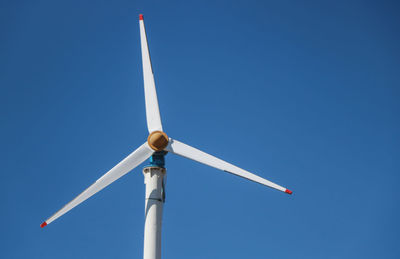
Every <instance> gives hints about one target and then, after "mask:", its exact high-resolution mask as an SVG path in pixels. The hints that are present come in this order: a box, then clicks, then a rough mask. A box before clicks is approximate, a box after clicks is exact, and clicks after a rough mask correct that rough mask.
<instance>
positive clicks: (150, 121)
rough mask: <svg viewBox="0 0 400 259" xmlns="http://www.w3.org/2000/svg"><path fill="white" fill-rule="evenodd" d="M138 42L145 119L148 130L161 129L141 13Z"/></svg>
mask: <svg viewBox="0 0 400 259" xmlns="http://www.w3.org/2000/svg"><path fill="white" fill-rule="evenodd" d="M139 25H140V42H141V46H142V62H143V79H144V95H145V99H146V119H147V128H148V130H149V132H150V133H151V132H153V131H156V130H158V131H162V125H161V117H160V110H159V108H158V99H157V92H156V85H155V83H154V75H153V69H152V66H151V60H150V53H149V46H148V44H147V37H146V29H145V28H144V21H143V15H139Z"/></svg>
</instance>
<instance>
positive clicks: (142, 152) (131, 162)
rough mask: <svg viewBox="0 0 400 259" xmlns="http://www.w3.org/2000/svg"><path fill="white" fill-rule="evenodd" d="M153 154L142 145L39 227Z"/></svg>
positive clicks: (146, 145)
mask: <svg viewBox="0 0 400 259" xmlns="http://www.w3.org/2000/svg"><path fill="white" fill-rule="evenodd" d="M153 152H154V151H153V150H152V149H151V148H150V147H149V146H148V144H147V142H146V143H144V144H143V145H141V146H140V147H139V148H138V149H136V150H135V151H133V152H132V153H131V154H130V155H129V156H127V157H126V158H125V159H124V160H122V161H121V162H119V163H118V164H117V165H116V166H114V167H113V168H112V169H111V170H110V171H108V172H107V173H106V174H104V175H103V176H102V177H100V178H99V179H98V180H97V181H96V182H95V183H93V184H92V185H91V186H89V188H87V189H86V190H85V191H83V192H82V193H81V194H79V195H78V196H77V197H76V198H75V199H73V200H72V201H70V202H69V203H67V204H66V205H65V206H64V207H63V208H62V209H60V210H59V211H57V212H56V213H55V214H54V215H53V216H51V217H50V218H48V219H47V220H46V221H45V222H43V223H42V224H41V225H40V226H41V227H42V228H43V227H45V226H46V225H47V224H50V223H51V222H53V221H54V220H56V219H57V218H59V217H61V216H62V215H64V214H65V213H67V212H68V211H70V210H71V209H73V208H74V207H76V206H77V205H79V204H80V203H82V202H83V201H85V200H86V199H88V198H90V197H91V196H93V195H94V194H95V193H97V192H99V191H101V190H102V189H103V188H104V187H106V186H108V185H109V184H111V183H112V182H114V181H115V180H117V179H118V178H120V177H122V176H123V175H125V174H126V173H128V172H129V171H131V170H132V169H134V168H135V167H137V166H138V165H139V164H141V163H142V162H144V161H145V160H146V159H147V158H149V157H150V156H151V155H152V154H153Z"/></svg>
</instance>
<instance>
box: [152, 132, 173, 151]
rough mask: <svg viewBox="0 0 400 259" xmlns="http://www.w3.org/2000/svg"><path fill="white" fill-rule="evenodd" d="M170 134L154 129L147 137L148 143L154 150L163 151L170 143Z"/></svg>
mask: <svg viewBox="0 0 400 259" xmlns="http://www.w3.org/2000/svg"><path fill="white" fill-rule="evenodd" d="M168 141H169V139H168V136H167V134H165V132H162V131H153V132H152V133H150V135H149V136H148V137H147V143H148V144H149V146H150V147H151V148H152V149H153V150H154V151H162V150H164V148H165V147H166V146H167V145H168Z"/></svg>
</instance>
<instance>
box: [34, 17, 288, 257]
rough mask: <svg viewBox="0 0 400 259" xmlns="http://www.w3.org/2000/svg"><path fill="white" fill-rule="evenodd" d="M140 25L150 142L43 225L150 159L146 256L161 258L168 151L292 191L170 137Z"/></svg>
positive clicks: (145, 37)
mask: <svg viewBox="0 0 400 259" xmlns="http://www.w3.org/2000/svg"><path fill="white" fill-rule="evenodd" d="M139 26H140V39H141V49H142V62H143V79H144V93H145V103H146V120H147V128H148V131H149V136H148V137H147V141H146V142H145V143H143V144H142V145H141V146H139V147H138V148H137V149H136V150H135V151H133V152H132V153H131V154H130V155H128V156H127V157H126V158H125V159H123V160H122V161H121V162H119V163H118V164H117V165H116V166H114V167H113V168H112V169H111V170H110V171H108V172H107V173H106V174H104V175H103V176H102V177H100V178H99V179H98V180H97V181H96V182H94V183H93V184H92V185H90V186H89V187H88V188H87V189H86V190H84V191H83V192H82V193H81V194H79V195H78V196H77V197H76V198H75V199H73V200H72V201H70V202H69V203H67V204H66V205H65V206H64V207H63V208H61V209H60V210H59V211H57V212H56V213H55V214H54V215H53V216H51V217H50V218H48V219H47V220H46V221H44V222H43V223H42V224H41V225H40V226H41V227H42V228H43V227H45V226H46V225H48V224H50V223H51V222H53V221H54V220H56V219H57V218H59V217H61V216H62V215H64V214H65V213H67V212H68V211H70V210H71V209H73V208H74V207H76V206H77V205H79V204H80V203H82V202H83V201H85V200H86V199H88V198H90V197H91V196H93V195H94V194H95V193H97V192H99V191H100V190H102V189H103V188H105V187H107V186H108V185H110V184H111V183H113V182H114V181H115V180H117V179H119V178H120V177H122V176H123V175H125V174H127V173H128V172H130V171H132V170H133V169H134V168H135V167H137V166H138V165H140V164H141V163H143V162H144V161H145V160H147V159H149V158H150V165H149V166H147V167H145V168H144V169H143V174H144V178H145V184H146V196H145V197H146V198H145V229H144V252H143V253H144V255H143V258H144V259H160V258H161V219H162V210H163V203H164V181H163V178H164V176H165V174H166V169H165V158H164V157H165V155H166V154H167V153H172V154H175V155H179V156H183V157H186V158H189V159H191V160H194V161H197V162H200V163H202V164H205V165H208V166H211V167H214V168H216V169H220V170H222V171H225V172H227V173H230V174H234V175H237V176H240V177H243V178H245V179H248V180H251V181H253V182H256V183H259V184H262V185H265V186H268V187H271V188H273V189H276V190H279V191H282V192H285V193H288V194H292V191H290V190H289V189H286V188H284V187H282V186H280V185H278V184H275V183H273V182H270V181H268V180H266V179H264V178H262V177H260V176H257V175H255V174H252V173H250V172H248V171H246V170H243V169H241V168H239V167H237V166H235V165H232V164H230V163H228V162H225V161H223V160H221V159H219V158H216V157H215V156H212V155H209V154H207V153H205V152H203V151H200V150H198V149H196V148H194V147H191V146H189V145H187V144H184V143H182V142H180V141H178V140H176V139H172V138H169V137H168V136H167V134H166V133H165V132H164V131H163V127H162V124H161V117H160V111H159V108H158V98H157V92H156V87H155V83H154V75H153V70H152V66H151V60H150V53H149V48H148V43H147V36H146V29H145V27H144V21H143V15H141V14H140V15H139Z"/></svg>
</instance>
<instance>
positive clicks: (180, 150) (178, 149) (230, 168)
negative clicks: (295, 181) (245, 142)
mask: <svg viewBox="0 0 400 259" xmlns="http://www.w3.org/2000/svg"><path fill="white" fill-rule="evenodd" d="M165 150H167V151H168V152H171V153H174V154H177V155H180V156H183V157H186V158H189V159H192V160H194V161H197V162H200V163H202V164H205V165H208V166H212V167H215V168H217V169H220V170H222V171H225V172H227V173H231V174H234V175H237V176H240V177H243V178H246V179H248V180H251V181H253V182H256V183H259V184H262V185H265V186H268V187H271V188H274V189H277V190H279V191H282V192H286V193H288V194H292V191H290V190H288V189H286V188H284V187H282V186H280V185H277V184H275V183H273V182H270V181H268V180H266V179H264V178H261V177H260V176H257V175H255V174H252V173H250V172H247V171H246V170H243V169H241V168H239V167H237V166H234V165H232V164H230V163H228V162H225V161H223V160H221V159H219V158H216V157H215V156H212V155H209V154H207V153H204V152H203V151H200V150H198V149H196V148H194V147H191V146H189V145H186V144H184V143H182V142H179V141H177V140H174V139H170V141H169V143H168V146H167V147H166V148H165Z"/></svg>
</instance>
